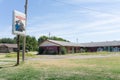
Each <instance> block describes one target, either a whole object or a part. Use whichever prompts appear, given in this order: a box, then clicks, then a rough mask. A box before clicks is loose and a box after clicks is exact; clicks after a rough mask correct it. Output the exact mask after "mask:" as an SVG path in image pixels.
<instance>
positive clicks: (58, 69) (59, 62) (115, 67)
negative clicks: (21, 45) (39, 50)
mask: <svg viewBox="0 0 120 80" xmlns="http://www.w3.org/2000/svg"><path fill="white" fill-rule="evenodd" d="M73 55H74V54H73ZM78 55H80V54H78ZM82 55H83V54H82ZM82 55H81V56H82ZM106 55H109V54H106ZM76 56H77V55H76ZM88 56H89V55H88ZM14 64H15V61H13V62H9V64H6V65H4V64H3V65H0V80H120V55H118V56H110V57H106V58H86V59H43V60H42V59H40V60H27V61H26V62H25V63H21V65H20V66H14Z"/></svg>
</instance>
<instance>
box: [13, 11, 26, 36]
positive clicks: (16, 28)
mask: <svg viewBox="0 0 120 80" xmlns="http://www.w3.org/2000/svg"><path fill="white" fill-rule="evenodd" d="M25 25H26V16H25V14H24V13H22V12H19V11H16V10H14V11H13V26H12V33H13V34H15V35H22V36H25V34H26V27H25Z"/></svg>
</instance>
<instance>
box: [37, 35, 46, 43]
mask: <svg viewBox="0 0 120 80" xmlns="http://www.w3.org/2000/svg"><path fill="white" fill-rule="evenodd" d="M47 39H48V37H47V36H41V37H40V38H39V39H38V43H39V44H40V43H42V42H43V41H45V40H47Z"/></svg>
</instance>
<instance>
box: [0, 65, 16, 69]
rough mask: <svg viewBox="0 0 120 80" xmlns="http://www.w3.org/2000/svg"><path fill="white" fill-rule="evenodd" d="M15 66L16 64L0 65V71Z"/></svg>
mask: <svg viewBox="0 0 120 80" xmlns="http://www.w3.org/2000/svg"><path fill="white" fill-rule="evenodd" d="M16 66H18V64H3V65H0V69H3V68H11V67H16Z"/></svg>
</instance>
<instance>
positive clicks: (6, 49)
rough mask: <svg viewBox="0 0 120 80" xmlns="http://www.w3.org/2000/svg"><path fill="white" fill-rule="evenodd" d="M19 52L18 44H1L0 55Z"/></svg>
mask: <svg viewBox="0 0 120 80" xmlns="http://www.w3.org/2000/svg"><path fill="white" fill-rule="evenodd" d="M16 51H17V44H0V53H10V52H16Z"/></svg>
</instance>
